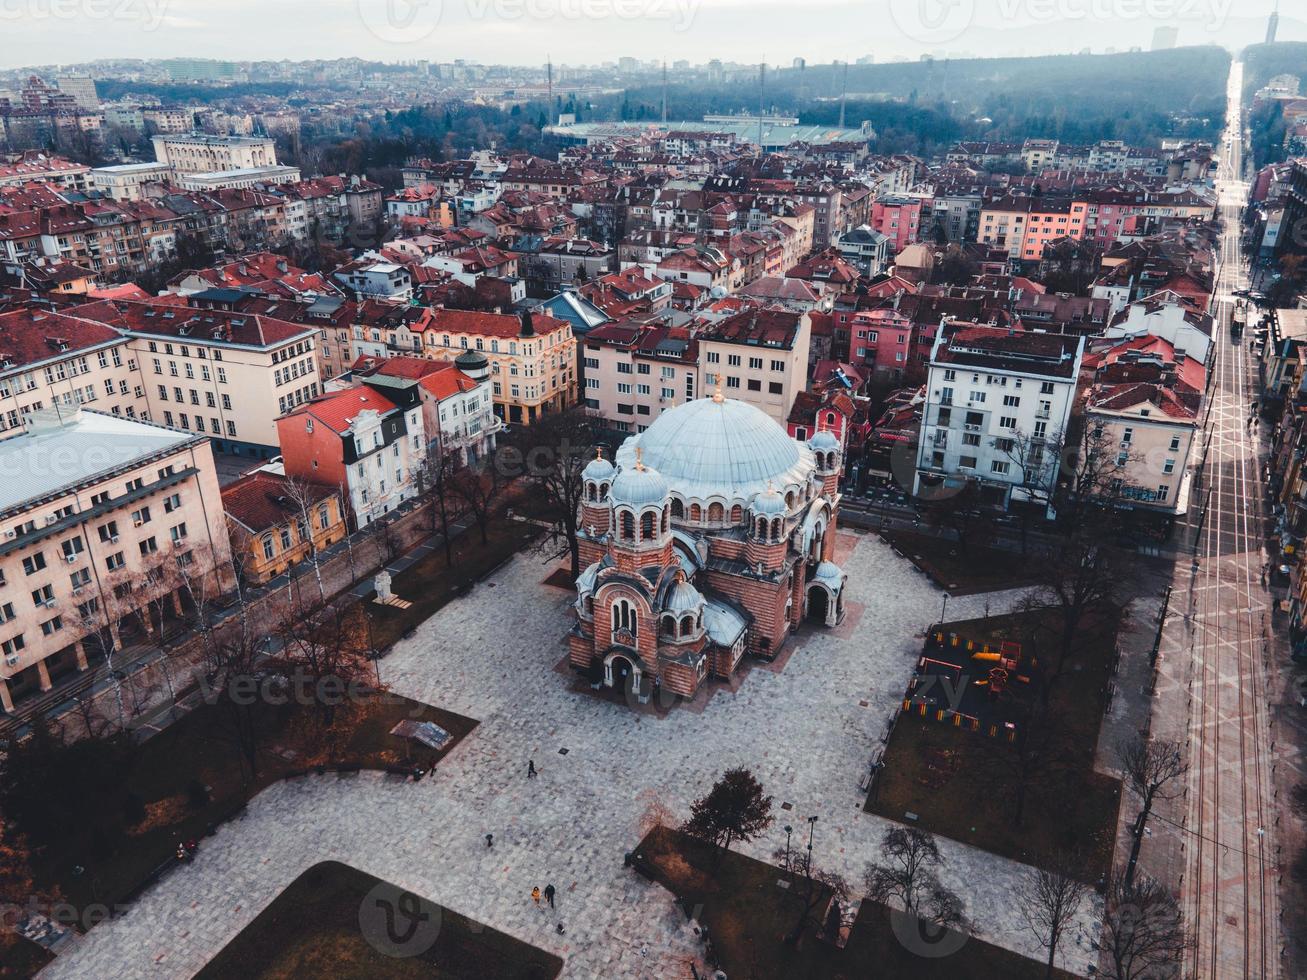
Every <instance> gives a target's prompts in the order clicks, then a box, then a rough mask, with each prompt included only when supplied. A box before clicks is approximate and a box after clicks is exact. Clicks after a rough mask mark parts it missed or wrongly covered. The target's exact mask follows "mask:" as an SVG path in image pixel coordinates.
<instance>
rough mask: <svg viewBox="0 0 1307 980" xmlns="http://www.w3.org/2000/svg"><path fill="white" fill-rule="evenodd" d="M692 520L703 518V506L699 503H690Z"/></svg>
mask: <svg viewBox="0 0 1307 980" xmlns="http://www.w3.org/2000/svg"><path fill="white" fill-rule="evenodd" d="M690 520H692V521H701V520H703V508H702V507H700V506H699V505H698V504H691V505H690Z"/></svg>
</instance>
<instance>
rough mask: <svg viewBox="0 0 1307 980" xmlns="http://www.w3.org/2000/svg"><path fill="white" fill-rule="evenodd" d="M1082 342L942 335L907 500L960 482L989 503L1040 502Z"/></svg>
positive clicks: (1064, 426)
mask: <svg viewBox="0 0 1307 980" xmlns="http://www.w3.org/2000/svg"><path fill="white" fill-rule="evenodd" d="M1083 351H1084V338H1082V337H1073V336H1064V335H1061V334H1043V333H1029V332H1025V331H1015V330H1006V329H1002V328H999V327H975V326H969V327H963V328H961V329H959V330H957V331H956V332H955V333H953V334H952V335H951V336H949V335H947V334H946V332H945V331H942V330H941V331H940V333H939V335H938V336H937V337H936V339H935V346H934V348H933V349H932V351H931V356H930V367H929V374H928V377H927V382H926V404H925V405H924V406H923V409H922V425H921V439H920V443H919V446H918V450H917V473H916V479H915V480H914V483H913V491H912V492H913V493H914V494H915V495H917V496H931V495H932V494H941V493H949V492H956V491H957V490H958V489H960V488H962V487H963V486H965V485H966V484H968V483H971V484H974V485H976V486H978V487H979V488H980V491H981V493H982V495H983V497H984V499H986V500H987V501H989V502H990V503H993V504H997V505H1000V506H1003V507H1007V506H1008V504H1009V503H1010V502H1011V501H1012V500H1036V501H1044V502H1046V501H1047V500H1048V494H1049V492H1050V491H1051V490H1052V487H1053V481H1054V479H1055V478H1056V475H1057V468H1058V465H1059V459H1060V448H1061V446H1062V444H1063V442H1064V440H1065V439H1066V437H1067V433H1068V430H1069V424H1070V419H1071V408H1072V405H1073V404H1074V402H1075V394H1076V382H1077V378H1078V375H1079V373H1080V361H1081V357H1082V355H1083Z"/></svg>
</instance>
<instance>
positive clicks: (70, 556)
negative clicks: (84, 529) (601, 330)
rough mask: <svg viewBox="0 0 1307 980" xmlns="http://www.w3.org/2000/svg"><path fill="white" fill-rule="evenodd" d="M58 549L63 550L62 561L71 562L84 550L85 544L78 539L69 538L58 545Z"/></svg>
mask: <svg viewBox="0 0 1307 980" xmlns="http://www.w3.org/2000/svg"><path fill="white" fill-rule="evenodd" d="M60 548H62V549H63V553H64V559H65V560H66V561H73V560H74V559H76V557H77V556H78V555H80V554H81V553H82V552H83V551H85V550H86V544H85V543H84V542H83V541H82V539H81V538H80V537H77V538H69V539H68V540H67V541H64V542H63V543H62V544H61V545H60Z"/></svg>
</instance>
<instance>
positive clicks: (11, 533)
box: [5, 530, 18, 538]
mask: <svg viewBox="0 0 1307 980" xmlns="http://www.w3.org/2000/svg"><path fill="white" fill-rule="evenodd" d="M5 537H6V538H16V537H18V532H17V531H14V530H9V531H6V532H5Z"/></svg>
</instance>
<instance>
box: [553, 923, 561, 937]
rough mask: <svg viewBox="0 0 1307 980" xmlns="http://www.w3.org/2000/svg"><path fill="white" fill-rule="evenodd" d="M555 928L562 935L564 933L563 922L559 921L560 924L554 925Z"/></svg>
mask: <svg viewBox="0 0 1307 980" xmlns="http://www.w3.org/2000/svg"><path fill="white" fill-rule="evenodd" d="M554 928H555V929H557V930H558V934H559V935H560V936H561V935H562V934H563V924H562V923H561V922H560V923H558V925H556V926H554Z"/></svg>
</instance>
